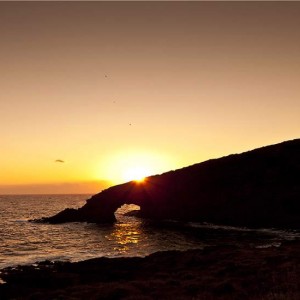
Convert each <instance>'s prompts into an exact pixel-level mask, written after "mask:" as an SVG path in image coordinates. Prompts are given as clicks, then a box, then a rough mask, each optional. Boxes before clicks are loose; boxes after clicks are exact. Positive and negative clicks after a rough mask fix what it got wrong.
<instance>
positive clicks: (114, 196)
mask: <svg viewBox="0 0 300 300" xmlns="http://www.w3.org/2000/svg"><path fill="white" fill-rule="evenodd" d="M299 203H300V139H297V140H292V141H287V142H283V143H280V144H276V145H271V146H267V147H263V148H259V149H255V150H252V151H249V152H245V153H242V154H235V155H229V156H226V157H222V158H219V159H212V160H208V161H205V162H202V163H199V164H195V165H192V166H189V167H186V168H182V169H179V170H175V171H170V172H167V173H164V174H161V175H155V176H150V177H148V178H147V179H146V180H145V181H144V182H143V183H137V182H128V183H124V184H121V185H117V186H113V187H110V188H108V189H106V190H104V191H102V192H101V193H99V194H97V195H95V196H93V197H92V198H90V199H89V200H87V203H86V204H85V205H84V206H83V207H82V208H79V209H67V210H64V211H62V212H60V213H59V214H57V215H55V216H53V217H50V218H44V219H43V221H46V222H50V223H62V222H72V221H86V222H96V223H111V222H114V221H115V216H114V212H115V211H116V210H117V209H118V208H119V207H120V206H122V205H123V204H136V205H139V206H140V208H141V211H140V214H141V216H142V217H146V218H151V219H158V220H162V219H174V220H181V221H200V222H210V223H218V224H227V225H237V226H251V227H261V226H266V227H289V228H300V213H299V211H300V210H299V208H300V204H299Z"/></svg>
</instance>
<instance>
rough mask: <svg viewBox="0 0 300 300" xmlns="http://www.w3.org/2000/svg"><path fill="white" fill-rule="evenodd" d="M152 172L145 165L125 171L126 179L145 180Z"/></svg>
mask: <svg viewBox="0 0 300 300" xmlns="http://www.w3.org/2000/svg"><path fill="white" fill-rule="evenodd" d="M149 173H150V171H149V170H147V168H145V167H132V168H129V169H128V170H126V171H125V172H124V179H125V181H132V180H134V181H136V182H143V181H144V180H145V177H146V176H148V175H149Z"/></svg>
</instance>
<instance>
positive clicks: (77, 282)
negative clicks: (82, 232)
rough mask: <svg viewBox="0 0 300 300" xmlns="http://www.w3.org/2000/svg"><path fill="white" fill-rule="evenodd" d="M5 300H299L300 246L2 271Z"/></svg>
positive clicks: (230, 249)
mask: <svg viewBox="0 0 300 300" xmlns="http://www.w3.org/2000/svg"><path fill="white" fill-rule="evenodd" d="M0 277H1V278H2V279H3V280H4V281H6V282H7V283H6V284H2V285H0V299H1V300H4V299H145V300H146V299H267V300H269V299H289V300H293V299H294V300H296V299H300V282H299V278H300V244H299V241H298V242H297V241H295V242H288V243H285V244H284V245H282V246H281V247H279V248H274V247H271V248H267V249H255V248H251V247H249V246H241V247H237V246H215V247H209V248H205V249H203V250H189V251H185V252H178V251H168V252H159V253H154V254H152V255H150V256H148V257H145V258H115V259H108V258H97V259H92V260H88V261H83V262H78V263H62V262H56V263H51V262H49V261H48V262H42V263H39V264H38V265H36V266H23V267H19V268H17V269H12V268H7V269H4V270H2V272H1V274H0Z"/></svg>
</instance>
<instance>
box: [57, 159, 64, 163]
mask: <svg viewBox="0 0 300 300" xmlns="http://www.w3.org/2000/svg"><path fill="white" fill-rule="evenodd" d="M55 162H57V163H64V162H65V161H64V160H61V159H57V160H56V161H55Z"/></svg>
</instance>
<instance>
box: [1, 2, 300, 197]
mask: <svg viewBox="0 0 300 300" xmlns="http://www.w3.org/2000/svg"><path fill="white" fill-rule="evenodd" d="M299 15H300V3H299V2H0V37H1V47H0V72H1V77H0V137H1V144H0V146H1V152H0V153H1V156H0V167H1V173H0V193H25V192H26V193H44V192H45V193H56V192H63V193H64V192H65V193H72V192H74V193H75V192H76V193H77V192H86V193H90V192H92V193H94V192H97V191H100V190H101V189H102V188H103V187H106V186H107V185H109V184H115V183H121V182H122V181H124V176H123V175H124V172H126V171H128V170H129V169H130V168H131V167H136V166H138V165H146V168H148V169H149V171H151V173H153V174H156V173H162V172H164V171H168V170H171V169H176V168H180V167H183V166H187V165H190V164H194V163H197V162H201V161H203V160H206V159H210V158H215V157H220V156H224V155H227V154H230V153H238V152H242V151H246V150H250V149H253V148H256V147H260V146H264V145H268V144H272V143H277V142H281V141H283V140H288V139H294V138H298V137H299V130H300V87H299V86H300V85H299V79H300V55H299V53H300V18H299ZM56 160H63V161H64V162H56ZM149 175H150V174H149Z"/></svg>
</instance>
